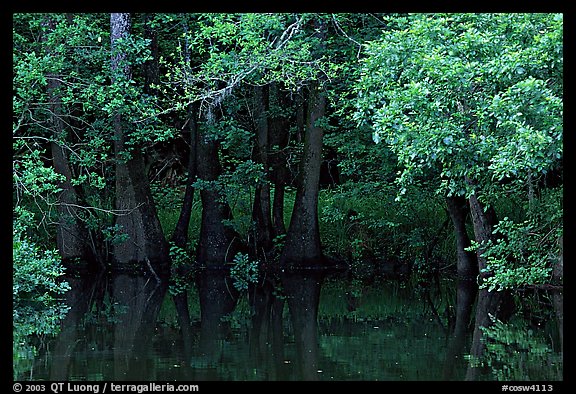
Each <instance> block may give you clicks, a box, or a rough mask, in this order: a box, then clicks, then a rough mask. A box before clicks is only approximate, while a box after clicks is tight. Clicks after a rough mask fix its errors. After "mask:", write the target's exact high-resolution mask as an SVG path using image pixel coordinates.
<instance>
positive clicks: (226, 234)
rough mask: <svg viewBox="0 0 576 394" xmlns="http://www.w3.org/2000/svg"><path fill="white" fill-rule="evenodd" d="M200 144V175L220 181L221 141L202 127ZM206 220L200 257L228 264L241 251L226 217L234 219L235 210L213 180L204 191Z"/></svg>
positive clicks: (205, 262)
mask: <svg viewBox="0 0 576 394" xmlns="http://www.w3.org/2000/svg"><path fill="white" fill-rule="evenodd" d="M198 132H199V138H198V145H197V154H198V158H197V166H198V167H197V171H198V178H199V179H200V180H203V181H205V182H209V183H212V182H213V181H216V180H217V179H218V177H219V176H220V174H221V172H222V167H221V165H220V160H219V159H218V141H216V140H214V139H213V137H211V136H209V135H206V133H205V130H203V128H199V130H198ZM200 198H201V199H202V222H201V225H200V241H199V243H198V251H197V259H198V262H199V263H200V265H201V266H224V265H225V264H226V263H227V262H230V261H232V259H233V258H234V256H235V254H236V253H237V252H238V246H239V237H238V236H237V234H236V233H235V231H233V230H232V229H231V228H230V227H228V226H226V225H225V224H224V221H225V220H231V219H232V210H231V209H230V206H229V205H228V203H227V202H226V201H225V196H224V195H223V193H222V191H221V190H219V188H218V186H217V185H214V184H210V186H207V187H204V188H203V189H202V190H201V191H200Z"/></svg>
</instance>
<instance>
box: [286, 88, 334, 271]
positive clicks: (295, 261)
mask: <svg viewBox="0 0 576 394" xmlns="http://www.w3.org/2000/svg"><path fill="white" fill-rule="evenodd" d="M325 111H326V97H325V95H324V92H323V91H321V90H320V86H319V85H318V83H313V84H312V86H311V87H310V95H309V99H308V122H307V125H306V134H305V136H304V152H303V154H302V156H303V157H302V160H301V162H300V178H299V182H298V185H297V187H298V188H297V190H296V200H295V202H294V209H293V211H292V217H291V219H290V226H289V228H288V233H287V236H286V243H285V246H284V250H283V252H282V256H281V258H280V264H281V265H282V266H288V265H301V266H313V265H318V264H322V262H321V260H322V249H321V245H320V227H319V223H318V193H319V188H320V183H319V181H320V165H321V163H322V139H323V136H324V130H323V129H322V127H321V126H320V125H319V124H318V121H319V119H321V118H322V117H323V116H324V114H325Z"/></svg>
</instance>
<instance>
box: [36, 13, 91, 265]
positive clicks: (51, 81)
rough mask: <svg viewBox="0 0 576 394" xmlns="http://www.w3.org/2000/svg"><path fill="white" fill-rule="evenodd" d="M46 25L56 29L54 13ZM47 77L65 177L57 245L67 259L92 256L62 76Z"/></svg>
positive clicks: (56, 151)
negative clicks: (75, 180) (75, 177)
mask: <svg viewBox="0 0 576 394" xmlns="http://www.w3.org/2000/svg"><path fill="white" fill-rule="evenodd" d="M43 25H44V26H45V27H46V28H47V30H48V32H52V31H53V30H54V28H55V25H54V21H53V20H52V19H51V18H50V17H47V18H46V20H45V21H44V23H43ZM42 41H46V36H42ZM48 50H49V49H48ZM46 80H47V91H48V100H49V108H50V124H51V128H52V137H53V139H52V142H51V149H52V162H53V165H54V171H55V172H56V173H58V174H60V175H63V176H64V178H65V180H64V181H62V182H60V183H59V184H58V187H59V188H60V189H62V191H61V192H60V194H59V195H58V225H57V228H56V245H57V247H58V251H59V252H60V256H61V257H62V260H64V261H70V260H72V259H75V258H79V259H82V260H85V259H89V260H92V259H91V257H93V256H92V254H91V253H90V249H89V247H88V238H89V237H88V230H87V229H86V227H85V226H84V224H83V223H82V220H81V219H80V209H81V208H80V202H79V200H80V198H79V196H78V194H77V192H76V190H75V188H74V186H73V185H72V182H71V180H72V177H73V172H72V171H73V170H72V166H71V164H70V160H69V158H68V154H67V150H66V144H67V142H68V132H67V126H66V123H65V122H64V120H63V116H64V110H63V108H62V100H61V97H60V92H59V90H60V89H61V87H62V82H61V78H60V76H59V75H57V74H54V73H48V74H47V75H46Z"/></svg>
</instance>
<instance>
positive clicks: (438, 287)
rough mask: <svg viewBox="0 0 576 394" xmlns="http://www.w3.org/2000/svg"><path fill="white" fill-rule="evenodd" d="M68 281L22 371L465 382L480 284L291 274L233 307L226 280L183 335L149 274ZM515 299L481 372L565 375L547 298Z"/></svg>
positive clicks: (204, 295)
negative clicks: (61, 305)
mask: <svg viewBox="0 0 576 394" xmlns="http://www.w3.org/2000/svg"><path fill="white" fill-rule="evenodd" d="M210 280H214V281H216V282H217V281H218V280H219V279H218V278H216V279H214V278H212V279H210ZM216 282H214V283H216ZM69 283H70V284H71V286H72V290H71V291H70V292H69V294H68V300H67V301H68V304H69V305H71V306H72V309H71V310H70V312H69V313H68V315H67V317H66V320H65V321H64V322H63V325H62V330H61V332H60V334H59V335H58V336H56V337H54V338H44V340H43V341H42V342H41V343H39V344H38V349H39V352H38V354H37V355H36V356H35V357H30V359H29V360H22V361H27V362H21V363H20V364H19V365H20V366H19V367H18V368H19V370H17V371H16V370H15V378H16V379H17V380H52V381H54V380H56V381H62V380H89V381H100V380H108V381H122V380H131V381H135V380H138V381H194V382H197V381H212V380H223V381H246V380H258V381H269V380H272V381H274V380H320V381H329V380H338V381H342V380H356V381H392V380H395V381H419V380H426V381H430V380H444V381H448V380H456V381H461V380H465V379H466V376H467V372H469V368H470V358H469V356H468V355H469V354H470V349H471V346H472V332H473V329H474V315H475V314H474V304H473V303H470V302H471V301H472V302H473V301H474V297H475V294H476V293H475V290H474V288H473V287H474V286H468V285H467V284H462V283H458V282H457V281H455V280H445V281H442V282H441V283H438V284H432V285H429V286H425V287H422V286H421V285H418V284H417V283H415V281H411V280H409V281H399V280H384V279H382V280H374V281H373V283H370V284H366V283H359V282H356V281H352V282H351V281H349V280H345V279H338V278H324V279H319V278H318V277H316V276H311V275H292V276H291V277H289V278H288V277H284V278H282V285H281V286H280V285H279V283H278V282H276V284H275V285H274V284H272V285H270V283H269V286H268V287H266V288H264V289H260V291H259V292H258V293H252V296H254V297H251V298H250V301H249V299H248V297H247V295H246V294H245V293H244V294H241V296H240V298H239V300H238V302H237V304H236V305H235V307H234V310H233V311H232V312H230V311H227V310H226V306H225V304H226V297H229V292H230V288H228V290H226V287H222V286H221V287H220V289H219V290H218V286H212V285H211V286H210V288H214V289H216V290H217V291H216V290H215V291H212V292H210V291H208V292H202V291H198V290H196V289H195V288H194V289H191V290H190V293H189V297H188V302H189V311H190V319H191V323H192V324H191V329H190V330H188V331H186V332H185V333H183V332H182V330H180V328H179V327H180V326H179V323H178V321H179V320H178V318H179V316H178V314H177V312H176V308H175V306H174V302H173V299H172V296H171V295H170V293H169V292H168V291H167V289H166V288H165V287H163V286H159V285H158V284H157V283H156V282H155V280H154V279H153V278H150V277H144V276H131V275H116V276H114V277H98V278H94V277H91V278H71V279H70V280H69ZM205 283H206V282H205ZM210 283H212V282H210ZM221 283H224V282H221ZM225 284H226V285H227V286H228V285H229V283H225ZM519 299H520V300H523V301H522V302H521V303H520V305H519V306H517V308H516V313H515V315H513V316H512V318H511V320H510V321H509V322H507V323H506V324H499V325H497V326H496V328H495V329H494V330H493V332H491V333H489V338H488V339H486V338H485V339H484V340H485V341H486V343H485V351H484V353H483V355H482V359H481V360H480V361H481V363H482V364H483V367H482V368H477V369H475V370H477V371H478V372H477V373H476V374H475V375H474V376H475V379H476V380H539V381H544V380H546V381H547V380H562V379H563V372H562V367H563V364H562V356H561V335H560V334H561V330H562V327H561V325H559V323H558V321H557V320H556V319H555V318H554V316H555V314H554V310H553V303H552V302H551V301H550V300H551V296H550V295H549V294H541V293H538V294H530V297H528V295H527V294H523V295H522V296H521V297H519ZM467 300H468V301H467ZM201 304H202V305H201ZM527 311H528V312H529V313H527ZM202 314H204V316H205V318H204V321H202V318H201V317H202ZM468 376H470V375H468Z"/></svg>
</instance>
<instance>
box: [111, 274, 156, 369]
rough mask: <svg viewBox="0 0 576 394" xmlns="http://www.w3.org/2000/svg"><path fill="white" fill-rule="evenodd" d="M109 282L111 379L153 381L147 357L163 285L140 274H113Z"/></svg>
mask: <svg viewBox="0 0 576 394" xmlns="http://www.w3.org/2000/svg"><path fill="white" fill-rule="evenodd" d="M111 282H112V283H111V284H112V288H111V296H112V302H113V304H114V314H113V318H114V320H115V324H114V330H113V333H114V345H113V349H114V380H139V379H142V377H143V376H147V378H148V379H150V380H154V379H155V377H154V375H150V371H151V368H150V365H148V364H149V362H150V361H151V357H149V356H150V352H151V350H152V348H151V344H152V337H153V335H154V327H155V325H156V324H155V323H156V320H157V317H158V312H159V311H160V306H161V304H162V299H163V298H164V295H165V293H166V286H165V285H163V284H162V283H161V282H160V283H159V282H157V281H156V280H155V279H154V278H151V277H146V276H141V275H127V274H120V275H115V276H114V277H113V278H112V281H111ZM152 370H153V369H152Z"/></svg>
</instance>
